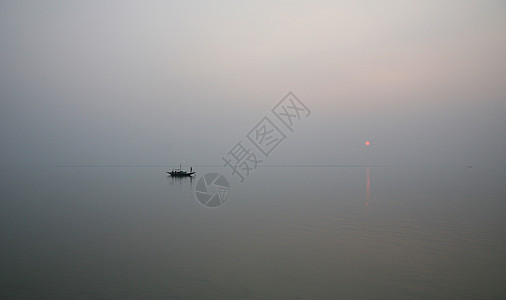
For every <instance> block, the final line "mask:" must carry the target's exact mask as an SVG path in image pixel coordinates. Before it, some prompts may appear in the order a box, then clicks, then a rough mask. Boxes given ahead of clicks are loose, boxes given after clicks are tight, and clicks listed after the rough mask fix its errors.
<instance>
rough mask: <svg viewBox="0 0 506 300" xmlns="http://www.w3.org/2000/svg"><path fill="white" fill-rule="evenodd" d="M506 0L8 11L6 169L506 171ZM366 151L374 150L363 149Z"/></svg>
mask: <svg viewBox="0 0 506 300" xmlns="http://www.w3.org/2000/svg"><path fill="white" fill-rule="evenodd" d="M505 53H506V2H505V1H250V2H246V1H0V145H1V147H0V165H11V164H23V165H31V164H36V165H75V164H98V165H121V164H127V165H131V164H134V165H135V164H177V163H179V162H182V163H185V164H220V163H221V157H222V156H223V155H225V154H226V152H228V151H229V150H230V148H232V147H233V146H234V145H235V144H236V143H237V142H238V141H239V140H240V139H243V138H244V137H245V135H246V134H247V133H248V132H249V130H250V129H251V128H252V127H253V126H254V125H256V123H258V122H259V121H260V119H261V118H262V117H264V116H265V115H266V114H268V112H269V110H270V109H271V108H272V107H273V106H274V105H275V104H276V103H277V102H278V101H279V100H280V99H281V98H282V97H283V96H284V95H285V94H286V93H287V92H288V91H293V92H294V93H295V94H296V95H297V96H298V97H299V98H300V99H301V100H302V101H303V102H304V103H305V104H306V105H307V106H308V107H309V108H310V109H311V111H312V114H311V116H310V117H309V118H308V119H306V120H304V122H303V123H300V124H299V125H300V126H298V128H296V130H295V131H294V132H293V133H291V134H290V135H289V138H288V139H287V140H286V142H284V143H283V144H281V145H280V146H279V147H278V148H277V149H276V150H275V152H273V154H272V155H271V156H270V157H269V159H268V161H267V163H270V164H392V163H393V164H420V163H423V164H439V163H447V164H459V165H460V164H462V165H467V164H473V165H480V164H500V165H503V166H504V164H505V161H506V55H505ZM365 140H370V141H371V146H370V147H364V145H363V143H364V141H365Z"/></svg>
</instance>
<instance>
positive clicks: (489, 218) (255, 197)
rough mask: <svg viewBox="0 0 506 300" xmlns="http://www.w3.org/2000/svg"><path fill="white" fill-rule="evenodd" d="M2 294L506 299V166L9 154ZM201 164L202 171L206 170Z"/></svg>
mask: <svg viewBox="0 0 506 300" xmlns="http://www.w3.org/2000/svg"><path fill="white" fill-rule="evenodd" d="M0 171H1V174H0V176H1V178H0V245H1V248H0V297H1V298H2V299H9V298H52V299H54V298H68V299H79V298H87V299H91V298H92V299H100V298H146V297H147V298H176V299H177V298H180V299H188V298H195V299H202V298H208V299H227V298H228V299H245V298H250V299H258V298H260V299H262V298H264V299H273V298H291V299H336V298H342V299H372V298H374V299H408V298H420V299H450V298H453V299H476V298H480V299H505V298H506V288H504V278H505V276H506V221H505V220H506V218H504V215H505V213H506V205H505V200H506V188H505V186H506V185H505V182H506V171H505V170H501V169H495V170H489V169H481V168H479V167H475V168H464V167H462V168H458V167H454V168H447V167H369V168H365V167H334V168H324V167H319V168H309V167H304V168H303V167H263V168H259V169H257V170H255V172H254V173H253V174H252V175H251V176H250V177H249V178H248V179H247V180H246V182H245V183H243V184H240V183H238V181H235V179H234V178H233V177H232V176H231V175H229V174H227V170H226V169H221V168H217V169H216V168H214V169H213V168H198V169H197V172H198V174H197V175H202V174H204V173H207V172H211V171H218V172H221V173H223V174H224V175H226V176H227V177H228V178H229V181H230V184H231V193H230V198H229V200H228V201H227V202H226V203H225V204H224V205H222V206H220V207H219V208H215V209H209V208H206V207H204V206H202V205H201V204H199V203H198V202H197V201H196V199H195V197H194V195H193V191H194V189H195V185H196V180H195V179H194V180H189V179H188V178H183V179H171V178H168V177H167V176H166V174H165V171H166V169H165V168H106V167H104V168H83V167H81V168H28V167H27V168H7V167H4V168H0ZM197 179H198V177H197Z"/></svg>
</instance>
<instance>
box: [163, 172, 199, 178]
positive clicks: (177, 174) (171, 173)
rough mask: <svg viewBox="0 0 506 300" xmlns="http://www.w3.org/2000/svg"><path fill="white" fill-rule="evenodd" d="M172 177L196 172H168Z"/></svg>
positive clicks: (187, 175) (185, 175)
mask: <svg viewBox="0 0 506 300" xmlns="http://www.w3.org/2000/svg"><path fill="white" fill-rule="evenodd" d="M167 174H169V175H170V176H172V177H190V176H193V175H195V172H167Z"/></svg>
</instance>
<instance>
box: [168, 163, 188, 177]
mask: <svg viewBox="0 0 506 300" xmlns="http://www.w3.org/2000/svg"><path fill="white" fill-rule="evenodd" d="M167 174H169V175H170V176H172V177H185V176H190V177H191V176H193V175H195V172H193V168H191V167H190V172H186V171H183V170H182V169H181V165H179V169H173V170H172V171H170V172H167Z"/></svg>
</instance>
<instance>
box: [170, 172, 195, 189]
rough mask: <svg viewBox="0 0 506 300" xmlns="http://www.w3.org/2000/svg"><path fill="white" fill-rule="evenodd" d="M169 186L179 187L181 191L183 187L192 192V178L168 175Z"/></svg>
mask: <svg viewBox="0 0 506 300" xmlns="http://www.w3.org/2000/svg"><path fill="white" fill-rule="evenodd" d="M167 178H168V179H169V185H170V186H171V187H179V191H182V188H183V186H187V187H188V190H189V191H192V187H193V179H194V176H170V175H168V176H167Z"/></svg>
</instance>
